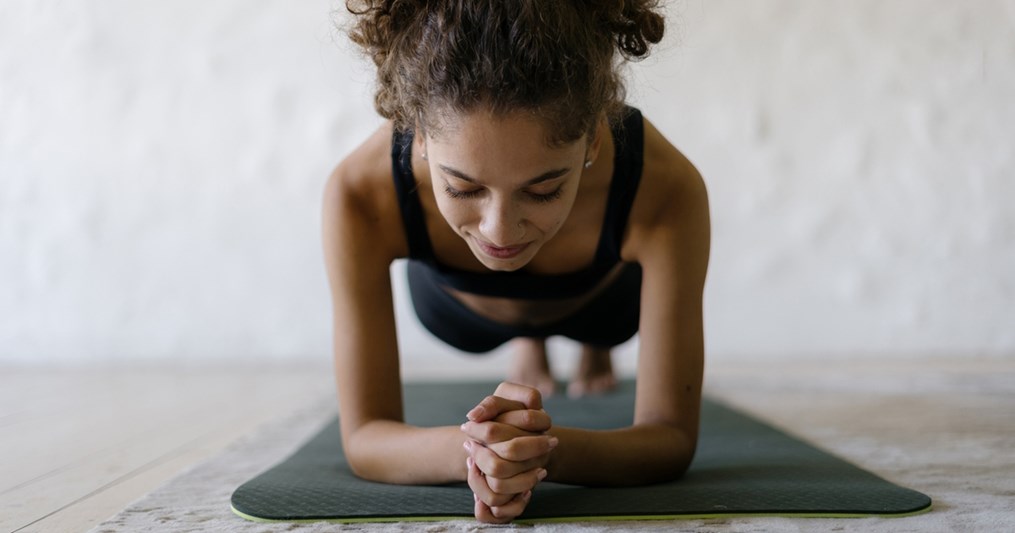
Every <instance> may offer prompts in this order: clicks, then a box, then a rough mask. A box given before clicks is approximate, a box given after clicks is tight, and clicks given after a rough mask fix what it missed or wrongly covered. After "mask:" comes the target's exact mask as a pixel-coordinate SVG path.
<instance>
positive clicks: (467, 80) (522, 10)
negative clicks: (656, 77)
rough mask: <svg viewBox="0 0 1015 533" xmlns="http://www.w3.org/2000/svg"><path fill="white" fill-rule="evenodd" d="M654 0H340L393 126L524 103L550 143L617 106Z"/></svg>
mask: <svg viewBox="0 0 1015 533" xmlns="http://www.w3.org/2000/svg"><path fill="white" fill-rule="evenodd" d="M657 4H658V0H627V1H625V0H612V1H608V0H415V1H412V0H347V1H346V9H348V10H349V12H351V13H352V14H353V15H355V19H354V22H353V26H352V27H351V28H350V29H349V35H350V37H351V39H352V40H353V42H355V43H356V44H358V45H360V46H361V47H362V48H363V50H364V51H365V52H366V53H367V55H369V56H370V58H371V59H372V60H373V62H374V64H375V65H376V66H377V92H376V95H375V97H374V105H375V107H376V108H377V112H378V113H380V114H381V116H383V117H385V118H389V119H392V120H393V121H394V124H395V127H396V128H397V129H400V130H411V129H413V127H414V126H415V124H416V123H417V122H418V123H419V125H420V126H421V127H423V128H434V129H436V128H438V126H439V125H440V124H441V118H442V117H444V116H447V115H444V113H448V112H469V111H473V110H475V109H477V108H479V107H486V108H487V109H489V110H490V111H491V112H492V113H493V114H494V115H503V114H505V113H507V112H511V111H517V110H525V111H529V112H532V113H534V114H535V115H536V116H538V117H539V118H540V119H541V120H543V121H544V123H545V124H546V125H547V130H548V134H549V135H550V138H549V139H547V142H548V143H550V144H561V143H567V142H573V141H575V140H578V139H580V138H582V137H583V136H585V135H588V134H589V133H591V132H593V131H594V129H595V126H596V124H597V122H598V120H599V118H600V117H601V116H604V115H605V116H606V117H608V118H610V119H611V120H612V119H615V118H617V117H618V116H619V114H620V112H621V111H622V109H623V102H624V96H625V91H624V83H623V80H622V78H621V75H620V73H619V72H618V70H619V68H618V67H619V66H620V63H621V62H622V61H623V60H625V59H626V60H638V59H641V58H644V57H645V56H647V55H648V52H649V46H650V44H654V43H658V42H659V41H660V40H661V39H662V36H663V29H664V22H663V17H662V16H661V15H660V14H659V13H658V5H657Z"/></svg>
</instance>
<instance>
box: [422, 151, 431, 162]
mask: <svg viewBox="0 0 1015 533" xmlns="http://www.w3.org/2000/svg"><path fill="white" fill-rule="evenodd" d="M420 157H422V158H423V161H429V159H427V158H426V152H423V155H421V156H420Z"/></svg>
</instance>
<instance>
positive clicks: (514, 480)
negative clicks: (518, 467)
mask: <svg viewBox="0 0 1015 533" xmlns="http://www.w3.org/2000/svg"><path fill="white" fill-rule="evenodd" d="M544 479H546V469H545V468H538V469H534V470H529V471H528V472H522V473H521V474H518V475H517V476H514V477H509V478H507V479H498V478H495V477H490V476H487V477H486V484H487V486H489V487H490V490H492V491H493V492H495V493H497V494H511V495H516V494H521V493H523V492H525V491H528V490H532V489H534V488H536V485H538V484H539V482H540V481H542V480H544Z"/></svg>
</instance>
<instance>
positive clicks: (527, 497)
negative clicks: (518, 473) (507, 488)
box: [522, 490, 532, 501]
mask: <svg viewBox="0 0 1015 533" xmlns="http://www.w3.org/2000/svg"><path fill="white" fill-rule="evenodd" d="M529 498H532V491H531V490H527V491H525V494H524V495H523V496H522V499H524V500H525V501H529Z"/></svg>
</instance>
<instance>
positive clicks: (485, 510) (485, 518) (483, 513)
mask: <svg viewBox="0 0 1015 533" xmlns="http://www.w3.org/2000/svg"><path fill="white" fill-rule="evenodd" d="M473 497H475V494H473ZM473 514H475V515H476V520H479V521H480V522H484V523H487V524H507V523H508V522H510V521H511V518H497V517H496V516H494V514H493V509H492V508H491V507H490V506H489V505H487V504H485V503H483V500H480V499H479V498H476V504H475V506H474V507H473ZM512 518H513V517H512Z"/></svg>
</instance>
